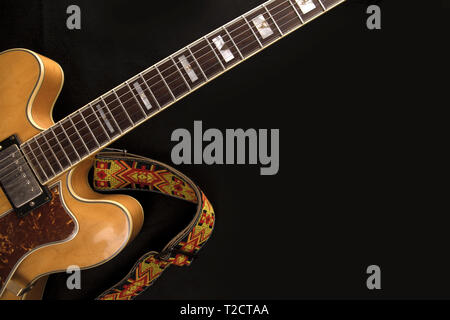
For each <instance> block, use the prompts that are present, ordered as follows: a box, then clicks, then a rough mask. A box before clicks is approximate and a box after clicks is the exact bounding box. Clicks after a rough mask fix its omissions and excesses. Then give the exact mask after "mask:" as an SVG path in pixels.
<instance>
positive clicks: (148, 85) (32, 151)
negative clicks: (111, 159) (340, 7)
mask: <svg viewBox="0 0 450 320" xmlns="http://www.w3.org/2000/svg"><path fill="white" fill-rule="evenodd" d="M343 1H344V0H271V1H267V2H265V3H264V4H262V5H260V6H258V7H257V8H255V9H254V10H251V11H250V12H249V13H247V14H245V15H242V16H241V17H239V18H237V19H235V20H233V21H232V22H230V23H229V24H227V25H225V26H224V27H221V28H219V29H217V30H215V31H213V32H212V33H210V34H208V35H206V36H204V37H203V38H201V39H199V40H198V41H196V42H194V43H193V44H192V45H190V46H187V47H185V48H183V49H181V50H180V51H178V52H176V53H175V54H173V55H171V56H169V57H168V58H167V59H164V60H163V61H162V62H161V63H159V64H158V65H155V66H153V67H151V68H149V69H147V70H145V71H144V72H142V73H140V74H138V75H137V76H135V77H133V78H132V79H130V80H129V81H125V82H124V83H123V84H121V85H120V86H119V87H118V88H117V89H113V90H111V91H110V92H108V93H106V94H105V95H103V96H102V97H100V98H98V99H97V100H95V101H94V102H92V103H90V104H88V105H87V106H85V107H84V108H81V109H80V110H79V111H77V112H76V113H74V114H72V115H70V116H68V117H66V118H65V119H63V120H61V121H60V122H59V123H57V124H55V125H54V126H52V127H51V128H49V129H48V130H46V131H44V132H42V133H40V134H39V135H37V136H36V137H34V138H32V139H30V140H29V141H27V142H26V143H24V144H23V145H22V146H21V148H22V150H23V154H24V156H25V157H26V158H27V159H28V161H29V164H30V166H32V167H33V170H34V171H35V173H36V176H37V177H38V178H39V179H40V181H41V182H45V181H48V180H51V179H52V178H53V177H54V176H56V175H57V173H59V172H60V171H64V170H66V169H67V168H69V167H70V166H72V165H74V164H76V163H77V162H79V161H81V160H83V159H84V158H85V157H87V156H88V155H89V154H92V153H94V152H95V151H97V150H98V149H100V148H101V147H103V146H105V145H107V144H108V143H110V142H112V141H113V140H115V139H116V138H118V137H120V136H121V135H123V134H124V133H126V132H128V131H129V130H131V129H132V128H133V127H134V126H136V125H137V124H139V123H141V122H143V121H145V120H146V119H147V118H148V117H150V116H151V115H152V114H153V113H156V112H158V111H159V110H161V109H162V108H164V107H166V106H167V105H169V104H171V103H172V102H175V101H176V100H178V99H180V98H181V97H183V96H185V95H186V94H188V93H190V92H191V91H192V90H194V89H196V88H197V87H199V86H201V85H202V84H204V83H206V82H207V81H209V80H211V79H212V78H215V77H216V76H218V75H219V74H221V73H223V72H224V71H226V70H228V69H229V68H230V67H231V66H233V65H235V64H237V63H239V62H240V61H242V60H244V59H246V58H248V57H249V56H251V55H253V54H255V53H256V52H258V51H260V50H261V49H263V48H265V47H266V46H268V45H270V44H271V43H273V42H274V41H276V40H277V39H279V38H281V37H282V36H284V35H286V34H287V33H289V32H291V31H293V30H295V29H297V28H298V27H299V26H301V25H302V24H304V23H305V22H307V21H310V20H312V19H313V18H315V17H317V16H318V15H320V14H322V13H323V12H325V11H327V10H328V9H330V8H331V7H334V6H335V5H337V4H339V3H341V2H343Z"/></svg>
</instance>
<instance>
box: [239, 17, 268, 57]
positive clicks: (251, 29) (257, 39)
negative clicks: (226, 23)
mask: <svg viewBox="0 0 450 320" xmlns="http://www.w3.org/2000/svg"><path fill="white" fill-rule="evenodd" d="M242 17H243V18H244V20H245V23H247V25H248V27H249V28H250V31H251V32H252V33H253V35H254V36H255V38H256V41H258V44H259V47H260V48H261V49H262V48H264V46H263V44H262V43H261V41H259V38H258V36H257V35H256V33H255V31H254V30H253V27H252V25H251V24H250V23H249V22H248V20H247V18H246V17H245V16H242Z"/></svg>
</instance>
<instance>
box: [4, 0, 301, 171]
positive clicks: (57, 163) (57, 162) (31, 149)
mask: <svg viewBox="0 0 450 320" xmlns="http://www.w3.org/2000/svg"><path fill="white" fill-rule="evenodd" d="M280 5H281V4H280ZM278 6H279V5H278ZM288 8H290V7H286V8H284V9H283V10H280V11H279V12H277V13H275V15H276V14H279V13H280V12H282V11H284V10H286V9H288ZM258 10H260V9H256V10H255V11H258ZM272 10H273V8H272ZM290 14H294V11H291V12H289V13H288V14H286V15H284V16H283V17H282V18H280V19H283V18H285V17H287V16H289V15H290ZM269 19H271V17H269ZM297 19H299V18H298V16H297V15H295V16H294V18H292V19H289V20H288V21H287V22H285V23H283V24H281V25H279V28H282V27H284V26H285V25H288V24H289V23H291V22H292V21H293V20H297ZM271 20H273V19H271ZM243 26H245V24H243V25H241V26H240V27H238V28H236V29H234V30H232V31H231V32H234V31H235V30H238V29H240V28H241V27H243ZM296 26H297V25H296ZM296 26H293V27H292V28H295V27H296ZM245 32H251V30H250V29H248V30H246V31H245ZM245 32H243V33H245ZM243 33H241V34H239V35H242V34H243ZM239 35H238V36H239ZM279 36H282V34H280V35H279ZM248 38H254V39H255V40H253V41H252V42H250V43H248V44H247V45H246V46H244V47H242V48H241V49H240V50H241V51H242V50H243V49H245V48H246V47H248V46H250V45H253V44H255V43H258V44H259V42H258V41H257V40H256V38H255V36H254V35H253V34H251V35H250V36H248V37H246V38H244V39H243V40H241V41H239V42H237V43H236V47H238V46H237V45H238V44H241V43H243V42H244V41H245V40H247V39H248ZM230 39H231V37H230ZM227 42H231V40H229V41H227ZM208 46H209V45H208ZM208 46H204V47H203V48H206V47H208ZM263 48H264V47H263ZM263 48H260V50H261V49H263ZM237 49H238V48H237ZM201 50H202V49H199V50H197V51H196V53H197V52H198V51H201ZM210 53H211V52H209V53H207V54H210ZM207 54H205V55H203V56H206V55H207ZM193 58H195V57H193ZM200 58H201V57H199V58H198V59H197V60H199V59H200ZM213 59H214V60H216V61H217V58H216V57H212V58H211V59H208V60H207V61H210V60H213ZM219 64H220V63H215V64H213V65H212V66H210V67H209V68H208V69H205V70H204V72H206V71H208V70H210V69H212V68H214V67H216V66H218V65H219ZM172 67H173V66H171V67H169V68H167V69H170V68H172ZM150 69H151V68H150ZM167 69H166V70H167ZM221 71H226V69H222V70H221ZM221 71H219V72H221ZM163 72H164V71H163ZM175 73H178V71H176V72H174V73H172V74H175ZM148 81H149V80H147V81H145V83H146V84H148ZM205 81H208V80H207V79H205ZM160 82H162V80H160V81H158V82H156V83H155V84H153V85H151V86H150V88H151V87H153V86H155V85H156V84H157V83H160ZM175 82H181V85H183V86H186V85H185V83H184V80H183V79H177V80H175V81H172V82H170V84H173V83H175ZM181 85H179V86H177V87H175V88H174V89H173V91H175V90H176V89H177V88H179V87H180V86H181ZM164 88H165V87H163V88H162V89H164ZM155 92H157V91H155ZM126 94H129V92H128V93H126ZM126 94H124V95H126ZM124 95H122V96H124ZM122 96H121V97H122ZM164 97H165V96H164ZM133 99H135V97H132V98H130V99H128V100H127V101H124V102H122V104H125V103H127V102H128V101H130V100H133ZM114 101H118V99H114V100H112V101H111V102H110V103H112V102H114ZM119 102H120V101H119ZM138 103H139V102H138ZM138 105H139V104H138ZM106 107H107V106H106V105H105V106H104V107H102V108H106ZM117 108H121V106H120V105H118V106H116V107H115V108H112V109H109V110H110V111H113V110H114V109H117ZM94 112H95V111H94ZM137 113H139V114H141V113H142V111H141V110H140V109H139V111H138V112H134V113H131V114H130V113H128V115H129V116H132V115H133V114H137ZM146 116H148V115H146ZM80 117H81V115H80ZM142 120H145V118H142V119H141V120H139V121H142ZM81 122H86V121H85V119H83V118H82V119H81V120H80V121H78V122H76V123H74V124H78V123H81ZM94 122H97V120H94V121H92V122H89V124H92V123H94ZM58 123H59V122H58ZM58 123H57V124H58ZM86 123H87V122H86ZM136 123H137V122H136ZM117 124H118V123H117ZM85 128H86V129H88V128H87V127H85ZM100 128H101V129H102V131H105V133H106V130H105V128H104V127H103V125H102V126H101V127H100ZM127 129H129V128H126V129H125V130H127ZM80 130H81V129H80ZM77 131H78V130H77ZM44 132H45V131H44ZM52 133H53V135H54V136H55V137H56V136H58V135H63V134H64V132H62V133H60V134H55V133H54V132H52ZM102 134H103V133H102ZM102 134H101V135H102ZM38 135H41V134H38ZM38 135H36V137H37V136H38ZM66 135H67V134H66ZM73 135H77V136H79V137H80V139H77V140H74V141H69V142H72V143H76V142H78V141H82V142H84V140H83V138H85V136H86V134H85V135H81V134H80V133H77V132H76V131H75V130H74V133H73V134H71V135H68V137H71V136H73ZM103 135H104V136H105V137H106V136H107V134H103ZM36 137H34V138H32V139H30V140H34V142H35V143H36V145H38V142H37V140H36V139H37V138H36ZM92 137H93V138H94V139H95V137H94V136H92ZM43 138H44V139H45V140H46V141H47V142H48V146H49V147H50V148H51V149H50V148H47V149H46V150H45V151H44V150H43V149H42V148H41V147H39V145H38V147H36V148H32V146H31V145H30V143H31V142H30V143H28V147H29V149H30V151H31V152H32V153H33V155H31V154H30V153H29V152H27V156H29V157H30V156H32V157H30V158H32V159H33V160H35V161H37V162H38V160H39V159H37V156H34V151H36V150H38V149H41V151H42V152H40V153H39V154H40V155H41V156H42V158H44V160H45V161H47V162H48V164H49V168H50V170H52V171H53V173H55V171H54V170H53V169H54V168H55V166H54V165H52V164H51V163H50V162H53V161H49V160H48V158H47V157H48V156H47V154H45V152H47V151H50V152H52V153H53V154H54V155H55V156H56V154H58V153H60V154H62V155H63V156H64V157H65V158H67V160H68V162H72V161H71V160H70V158H69V157H68V156H69V155H76V156H77V158H80V156H79V155H78V153H76V151H77V150H76V149H75V148H73V147H74V146H73V145H72V149H74V152H71V153H69V154H67V153H66V152H65V151H64V150H63V149H62V148H60V149H61V150H60V151H55V150H54V147H51V145H50V143H49V142H50V141H51V140H54V139H55V138H50V139H47V138H46V137H43ZM107 138H108V139H109V135H108V137H107ZM94 139H90V140H86V143H88V144H89V142H96V143H95V144H97V145H99V148H101V147H102V146H101V145H100V143H98V141H97V139H95V140H94ZM27 142H28V141H27ZM108 142H109V141H108ZM108 142H106V143H108ZM84 144H85V143H84ZM60 146H62V145H61V144H60ZM86 150H87V151H88V152H91V150H89V148H86ZM55 152H56V153H55ZM16 154H17V152H16ZM21 158H23V157H21ZM54 158H55V160H56V161H55V162H54V163H55V164H56V165H57V166H58V167H61V169H62V170H63V171H64V170H65V168H64V167H63V166H62V165H61V163H60V161H58V159H57V158H56V157H54ZM16 161H17V160H16ZM12 164H14V163H12ZM12 164H10V165H12ZM10 165H8V166H7V167H9V166H10ZM7 167H5V168H3V169H2V170H0V172H2V171H4V169H6V168H7ZM41 169H42V170H44V168H41ZM14 171H15V170H14ZM14 171H11V172H10V173H9V174H12V173H14ZM43 173H44V174H45V175H46V176H47V173H48V172H47V171H44V172H43ZM9 174H8V175H9ZM8 175H6V176H3V177H2V179H4V178H5V177H7V176H8Z"/></svg>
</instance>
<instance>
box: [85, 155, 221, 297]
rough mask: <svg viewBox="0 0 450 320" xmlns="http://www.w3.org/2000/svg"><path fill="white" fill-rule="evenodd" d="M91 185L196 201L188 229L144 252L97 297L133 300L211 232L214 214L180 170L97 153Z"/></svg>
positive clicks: (187, 259) (185, 261)
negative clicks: (194, 212) (159, 248)
mask: <svg viewBox="0 0 450 320" xmlns="http://www.w3.org/2000/svg"><path fill="white" fill-rule="evenodd" d="M93 177H94V178H93V179H94V181H93V185H94V189H96V190H97V191H100V192H110V191H118V190H128V189H135V190H144V191H153V192H158V193H162V194H166V195H170V196H173V197H176V198H179V199H184V200H187V201H190V202H193V203H197V204H198V206H197V213H196V215H195V217H194V219H193V221H192V222H193V223H192V224H190V225H192V227H191V229H190V231H189V232H187V233H183V234H182V235H181V236H179V235H178V236H177V237H175V238H174V239H173V240H172V241H170V242H169V244H168V245H167V246H166V247H165V248H164V249H163V251H162V252H161V253H158V252H155V251H150V252H148V253H147V254H145V255H143V256H142V257H141V258H140V259H139V260H138V261H137V262H136V263H135V265H134V266H133V268H132V269H131V271H130V272H129V273H128V274H127V275H126V277H125V278H123V279H122V280H121V281H120V282H119V283H117V284H116V285H115V286H113V287H112V288H110V289H108V290H107V291H105V292H104V293H102V294H101V295H100V296H99V297H97V300H132V299H134V298H136V297H137V296H138V295H139V294H140V293H142V292H143V291H145V290H146V289H148V288H149V287H150V286H151V285H152V284H153V283H154V282H155V280H156V279H158V278H159V277H160V276H161V274H162V273H163V272H164V270H166V269H167V268H168V267H169V266H170V265H176V266H180V267H181V266H189V265H190V264H191V262H192V260H193V258H194V257H195V255H196V254H197V253H198V252H199V250H200V249H201V248H202V247H203V245H204V244H205V243H206V241H207V240H208V239H209V237H210V236H211V233H212V231H213V228H214V222H215V215H214V210H213V208H212V206H211V203H210V202H209V201H208V199H207V198H206V196H205V195H204V193H203V192H202V191H201V190H200V189H199V188H198V187H197V186H196V185H195V184H194V183H192V182H191V181H190V180H189V179H188V178H187V177H185V176H184V175H183V174H182V173H180V172H179V171H177V170H175V169H173V168H171V167H169V166H166V165H164V164H162V163H159V162H155V161H153V160H151V159H144V158H141V157H139V158H134V157H130V156H128V157H124V156H120V157H117V156H116V157H112V156H111V155H108V154H105V155H102V154H100V155H98V156H97V159H96V160H95V163H94V175H93Z"/></svg>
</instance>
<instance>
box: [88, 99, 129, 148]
mask: <svg viewBox="0 0 450 320" xmlns="http://www.w3.org/2000/svg"><path fill="white" fill-rule="evenodd" d="M91 108H92V109H93V110H94V112H95V115H96V116H97V118H98V119H99V121H100V123H101V124H102V127H103V128H105V129H106V133H107V134H108V136H109V138H110V140H112V139H113V138H115V137H117V136H118V135H119V134H121V133H122V130H121V129H120V127H119V124H118V123H117V121H116V119H114V117H113V115H112V114H111V111H110V110H109V108H108V107H107V106H106V104H105V102H104V101H103V100H102V99H99V100H97V101H94V102H92V103H91Z"/></svg>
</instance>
